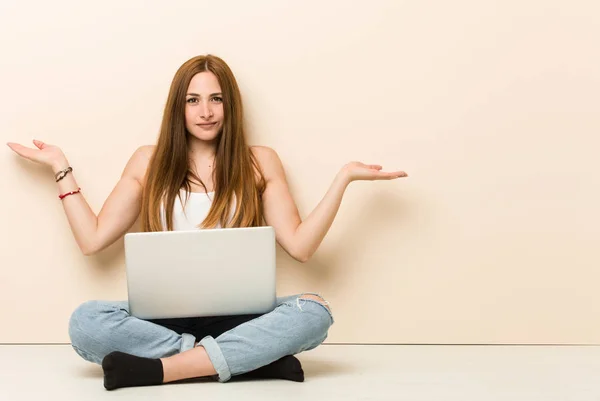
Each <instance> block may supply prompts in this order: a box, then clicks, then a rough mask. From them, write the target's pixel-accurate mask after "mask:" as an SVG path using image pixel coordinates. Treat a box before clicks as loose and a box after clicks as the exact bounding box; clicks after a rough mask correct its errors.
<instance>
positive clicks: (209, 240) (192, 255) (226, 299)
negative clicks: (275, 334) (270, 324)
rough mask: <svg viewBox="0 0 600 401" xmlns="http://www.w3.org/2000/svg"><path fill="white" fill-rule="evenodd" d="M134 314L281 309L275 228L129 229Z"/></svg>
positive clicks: (188, 314) (129, 274) (212, 313)
mask: <svg viewBox="0 0 600 401" xmlns="http://www.w3.org/2000/svg"><path fill="white" fill-rule="evenodd" d="M125 264H126V273H127V292H128V298H129V313H130V314H131V315H132V316H135V317H137V318H140V319H164V318H178V317H204V316H224V315H242V314H263V313H267V312H270V311H272V310H273V309H274V308H275V303H276V296H275V231H274V230H273V227H250V228H225V229H206V230H194V231H163V232H149V233H148V232H144V233H128V234H126V235H125Z"/></svg>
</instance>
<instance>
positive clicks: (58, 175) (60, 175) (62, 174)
mask: <svg viewBox="0 0 600 401" xmlns="http://www.w3.org/2000/svg"><path fill="white" fill-rule="evenodd" d="M71 171H73V168H72V167H67V168H66V169H64V170H62V171H59V172H58V173H56V174H55V175H54V178H55V179H56V182H59V181H60V180H62V179H63V178H65V177H66V175H67V174H68V173H69V172H71Z"/></svg>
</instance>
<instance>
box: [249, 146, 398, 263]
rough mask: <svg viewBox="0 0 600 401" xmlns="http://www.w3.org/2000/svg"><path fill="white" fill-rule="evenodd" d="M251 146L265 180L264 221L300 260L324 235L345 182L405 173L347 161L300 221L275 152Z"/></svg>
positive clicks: (303, 258)
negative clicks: (313, 206) (314, 205)
mask: <svg viewBox="0 0 600 401" xmlns="http://www.w3.org/2000/svg"><path fill="white" fill-rule="evenodd" d="M253 150H254V152H255V154H256V155H257V157H258V159H259V160H260V163H261V167H262V168H263V172H264V175H265V180H266V181H267V186H266V189H265V192H264V194H263V208H264V215H265V222H266V223H267V224H268V225H270V226H272V227H273V228H274V229H275V233H276V237H277V241H278V242H279V244H280V245H281V246H282V247H283V248H284V249H285V251H286V252H287V253H288V254H289V255H290V256H292V257H293V258H294V259H296V260H298V261H300V262H306V261H308V260H309V259H310V257H311V256H312V255H313V254H314V253H315V251H316V250H317V248H318V247H319V245H320V244H321V242H322V241H323V238H325V235H326V234H327V232H328V231H329V228H330V227H331V224H332V223H333V220H334V219H335V216H336V215H337V212H338V210H339V208H340V204H341V203H342V198H343V196H344V192H345V191H346V188H347V186H348V184H350V183H351V182H352V181H355V180H391V179H395V178H400V177H406V176H407V174H406V173H405V172H403V171H396V172H392V173H386V172H383V171H381V166H378V165H365V164H362V163H359V162H352V163H348V164H347V165H345V166H344V167H343V168H342V169H341V170H340V172H339V173H338V174H337V175H336V177H335V179H334V180H333V183H332V184H331V186H330V188H329V190H328V191H327V193H326V194H325V196H324V197H323V199H322V200H321V202H319V204H318V205H317V207H316V208H315V209H314V210H313V211H312V212H311V213H310V214H309V216H308V217H307V218H306V219H305V220H304V221H302V220H301V219H300V215H299V213H298V208H297V207H296V204H295V202H294V200H293V199H292V196H291V194H290V192H289V187H288V184H287V181H286V178H285V172H284V170H283V166H282V164H281V160H280V159H279V157H278V155H277V153H276V152H275V151H274V150H272V149H270V148H266V147H254V148H253Z"/></svg>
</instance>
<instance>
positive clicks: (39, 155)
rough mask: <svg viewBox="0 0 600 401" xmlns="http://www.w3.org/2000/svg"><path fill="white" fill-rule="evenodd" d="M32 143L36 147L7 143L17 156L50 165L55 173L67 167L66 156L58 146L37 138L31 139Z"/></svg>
mask: <svg viewBox="0 0 600 401" xmlns="http://www.w3.org/2000/svg"><path fill="white" fill-rule="evenodd" d="M33 144H34V145H35V147H36V148H28V147H26V146H23V145H20V144H18V143H12V142H9V143H7V145H8V147H9V148H11V149H12V150H13V151H14V152H15V153H16V154H18V155H19V156H21V157H23V158H25V159H28V160H31V161H34V162H36V163H41V164H45V165H47V166H49V167H52V170H53V171H54V172H55V173H56V172H58V171H60V170H62V169H64V168H66V167H68V164H69V163H68V162H67V158H66V157H65V154H64V153H63V151H62V150H61V149H60V148H59V147H58V146H54V145H49V144H47V143H44V142H42V141H38V140H37V139H34V140H33Z"/></svg>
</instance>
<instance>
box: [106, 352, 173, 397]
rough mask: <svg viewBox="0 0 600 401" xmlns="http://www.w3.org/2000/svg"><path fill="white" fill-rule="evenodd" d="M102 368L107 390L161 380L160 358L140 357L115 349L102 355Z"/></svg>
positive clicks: (161, 367)
mask: <svg viewBox="0 0 600 401" xmlns="http://www.w3.org/2000/svg"><path fill="white" fill-rule="evenodd" d="M102 369H103V370H104V387H105V388H106V389H107V390H114V389H117V388H120V387H135V386H152V385H155V384H162V382H163V366H162V362H161V361H160V359H150V358H141V357H139V356H134V355H130V354H125V353H123V352H119V351H115V352H111V353H110V354H108V355H106V356H105V357H104V359H103V360H102Z"/></svg>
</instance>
